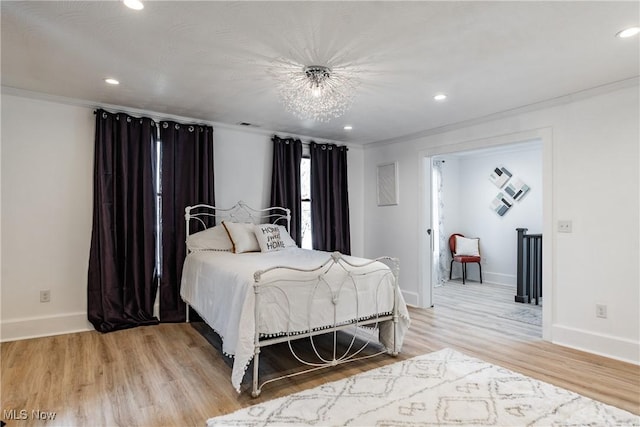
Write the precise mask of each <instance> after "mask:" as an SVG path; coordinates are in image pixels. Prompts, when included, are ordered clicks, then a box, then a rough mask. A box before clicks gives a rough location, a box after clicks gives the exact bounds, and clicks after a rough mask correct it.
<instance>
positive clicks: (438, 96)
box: [433, 93, 447, 101]
mask: <svg viewBox="0 0 640 427" xmlns="http://www.w3.org/2000/svg"><path fill="white" fill-rule="evenodd" d="M433 99H435V100H436V101H444V100H445V99H447V95H445V94H444V93H439V94H437V95H435V96H434V97H433Z"/></svg>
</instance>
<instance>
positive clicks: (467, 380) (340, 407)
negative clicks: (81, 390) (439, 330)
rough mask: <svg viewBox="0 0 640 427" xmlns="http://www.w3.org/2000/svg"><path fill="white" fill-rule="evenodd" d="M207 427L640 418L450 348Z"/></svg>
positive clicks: (578, 422)
mask: <svg viewBox="0 0 640 427" xmlns="http://www.w3.org/2000/svg"><path fill="white" fill-rule="evenodd" d="M267 392H268V391H267ZM207 425H208V426H225V425H226V426H240V425H241V426H275V425H278V426H282V425H287V426H289V425H313V426H329V425H353V426H525V425H526V426H638V425H640V417H638V416H636V415H633V414H631V413H629V412H626V411H623V410H621V409H618V408H615V407H613V406H609V405H605V404H604V403H601V402H597V401H595V400H592V399H589V398H586V397H584V396H580V395H579V394H576V393H573V392H570V391H567V390H563V389H561V388H558V387H555V386H553V385H550V384H547V383H543V382H541V381H537V380H534V379H533V378H529V377H526V376H524V375H520V374H517V373H515V372H512V371H509V370H507V369H504V368H501V367H499V366H494V365H491V364H489V363H486V362H483V361H481V360H478V359H474V358H471V357H468V356H465V355H464V354H461V353H458V352H456V351H454V350H451V349H444V350H441V351H438V352H435V353H430V354H426V355H423V356H418V357H415V358H413V359H408V360H405V361H402V362H397V363H394V364H391V365H388V366H384V367H381V368H377V369H373V370H371V371H368V372H364V373H361V374H358V375H354V376H352V377H350V378H346V379H344V380H340V381H335V382H332V383H328V384H325V385H322V386H319V387H316V388H313V389H310V390H306V391H303V392H300V393H296V394H292V395H290V396H285V397H282V398H278V399H274V400H271V401H268V402H265V403H260V404H258V405H254V406H251V407H249V408H245V409H242V410H239V411H237V412H234V413H232V414H228V415H224V416H220V417H216V418H211V419H209V420H208V421H207Z"/></svg>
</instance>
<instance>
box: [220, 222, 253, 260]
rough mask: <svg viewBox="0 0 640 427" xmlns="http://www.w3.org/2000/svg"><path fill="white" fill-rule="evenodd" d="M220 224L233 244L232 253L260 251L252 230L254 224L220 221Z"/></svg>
mask: <svg viewBox="0 0 640 427" xmlns="http://www.w3.org/2000/svg"><path fill="white" fill-rule="evenodd" d="M222 225H223V226H224V228H225V230H227V234H228V235H229V239H231V243H232V244H233V253H236V254H241V253H244V252H260V245H258V241H257V240H256V233H254V231H253V226H254V224H252V223H240V222H228V221H222Z"/></svg>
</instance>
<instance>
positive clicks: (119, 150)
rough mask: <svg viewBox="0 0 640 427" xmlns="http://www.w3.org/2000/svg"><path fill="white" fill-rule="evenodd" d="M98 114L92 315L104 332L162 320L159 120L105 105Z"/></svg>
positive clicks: (89, 296)
mask: <svg viewBox="0 0 640 427" xmlns="http://www.w3.org/2000/svg"><path fill="white" fill-rule="evenodd" d="M95 115H96V133H95V153H94V163H95V165H94V178H93V193H94V196H93V197H94V199H93V228H92V232H91V248H90V252H89V269H88V278H87V282H88V289H87V309H88V319H89V321H90V322H91V323H92V324H93V326H94V327H95V328H96V330H98V331H100V332H110V331H116V330H120V329H126V328H132V327H135V326H141V325H151V324H157V323H158V319H156V318H155V317H153V305H154V301H155V297H156V290H157V281H156V271H155V266H156V263H155V253H156V251H155V232H156V230H155V223H156V222H155V197H154V179H153V166H152V165H153V162H154V158H155V151H154V150H155V146H156V145H155V144H156V135H157V133H156V127H155V122H154V121H153V120H151V119H149V118H135V117H131V116H129V115H127V114H124V113H119V114H112V113H109V112H107V111H104V110H102V109H100V110H97V111H96V112H95Z"/></svg>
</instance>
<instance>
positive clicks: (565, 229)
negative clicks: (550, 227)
mask: <svg viewBox="0 0 640 427" xmlns="http://www.w3.org/2000/svg"><path fill="white" fill-rule="evenodd" d="M571 228H572V224H571V221H558V231H559V232H560V233H571Z"/></svg>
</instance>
